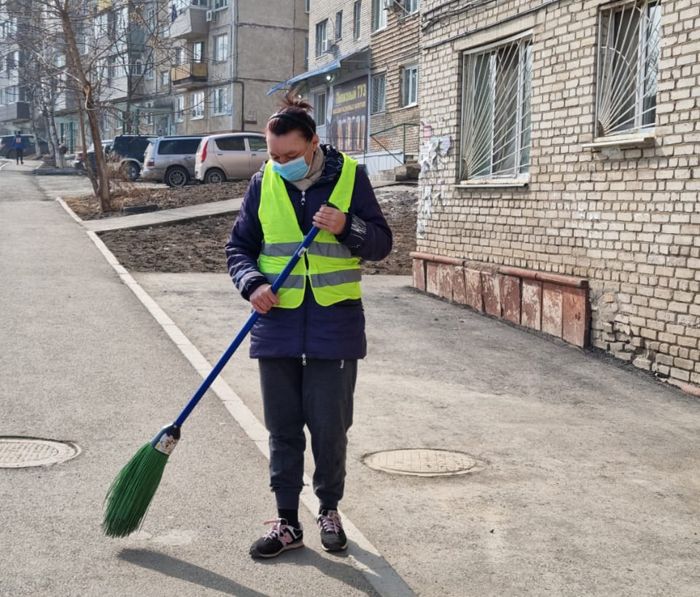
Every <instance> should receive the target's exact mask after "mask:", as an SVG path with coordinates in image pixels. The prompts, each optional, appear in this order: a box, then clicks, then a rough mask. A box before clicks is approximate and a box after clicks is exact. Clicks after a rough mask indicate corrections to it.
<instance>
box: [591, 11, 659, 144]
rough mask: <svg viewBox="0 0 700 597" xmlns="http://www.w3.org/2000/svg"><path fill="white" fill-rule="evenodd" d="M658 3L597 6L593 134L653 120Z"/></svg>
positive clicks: (607, 133)
mask: <svg viewBox="0 0 700 597" xmlns="http://www.w3.org/2000/svg"><path fill="white" fill-rule="evenodd" d="M660 38H661V6H660V4H659V2H650V1H648V0H641V1H638V2H634V3H626V4H622V5H617V6H613V7H611V8H605V9H603V10H601V12H600V28H599V38H598V76H597V93H596V137H606V136H610V135H616V134H620V133H632V132H636V131H639V130H641V129H644V128H649V127H653V126H654V122H655V120H656V79H657V74H658V70H659V49H660V43H659V41H660Z"/></svg>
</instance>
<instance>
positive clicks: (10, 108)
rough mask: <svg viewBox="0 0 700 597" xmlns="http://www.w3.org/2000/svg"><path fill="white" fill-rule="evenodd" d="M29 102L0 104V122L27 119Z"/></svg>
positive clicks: (28, 117)
mask: <svg viewBox="0 0 700 597" xmlns="http://www.w3.org/2000/svg"><path fill="white" fill-rule="evenodd" d="M30 118H31V114H30V113H29V104H28V103H27V102H14V103H11V104H7V105H5V106H0V122H10V121H12V120H15V121H22V120H29V119H30Z"/></svg>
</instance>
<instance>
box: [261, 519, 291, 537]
mask: <svg viewBox="0 0 700 597" xmlns="http://www.w3.org/2000/svg"><path fill="white" fill-rule="evenodd" d="M282 520H283V519H282V518H273V519H272V520H266V521H265V522H263V524H271V525H273V526H272V528H271V529H270V530H269V531H268V532H267V534H266V535H265V539H277V538H278V537H279V536H280V535H281V534H282V526H283V525H282ZM285 526H286V525H285Z"/></svg>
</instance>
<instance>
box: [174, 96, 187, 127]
mask: <svg viewBox="0 0 700 597" xmlns="http://www.w3.org/2000/svg"><path fill="white" fill-rule="evenodd" d="M184 119H185V96H184V95H176V96H175V122H182V121H183V120H184Z"/></svg>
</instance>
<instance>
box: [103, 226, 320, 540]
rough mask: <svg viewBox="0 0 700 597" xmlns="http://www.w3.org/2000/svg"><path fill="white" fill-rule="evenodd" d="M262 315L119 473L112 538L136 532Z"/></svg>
mask: <svg viewBox="0 0 700 597" xmlns="http://www.w3.org/2000/svg"><path fill="white" fill-rule="evenodd" d="M317 234H318V228H316V227H315V226H314V227H313V228H311V231H310V232H309V233H308V234H307V235H306V237H305V238H304V240H303V241H302V242H301V243H300V244H299V246H298V247H297V249H296V250H295V251H294V255H292V257H291V259H290V260H289V262H288V263H287V265H286V266H285V267H284V269H283V270H282V272H281V273H280V274H279V276H277V279H276V280H275V281H274V283H273V284H272V291H273V292H275V293H276V292H277V291H278V290H279V289H280V287H281V286H282V284H283V283H284V281H285V280H286V279H287V277H288V276H289V274H290V272H291V271H292V269H294V266H295V265H296V264H297V262H298V261H299V259H301V257H302V255H303V254H304V253H305V252H306V250H307V249H308V248H309V246H310V245H311V243H312V241H313V240H314V238H316V235H317ZM258 317H260V314H259V313H258V312H257V311H253V312H252V313H251V314H250V317H248V320H247V321H246V322H245V324H244V325H243V328H241V331H240V332H238V335H237V336H236V337H235V338H234V340H233V342H231V344H230V346H229V347H228V348H227V349H226V352H224V354H223V355H222V356H221V358H220V359H219V361H218V363H216V365H215V366H214V368H213V369H212V370H211V373H209V375H208V376H207V378H206V379H205V380H204V381H203V382H202V385H200V386H199V389H198V390H197V391H196V392H195V394H194V396H192V398H191V399H190V401H189V402H188V403H187V406H185V408H184V409H183V410H182V412H181V413H180V416H179V417H178V418H177V419H176V420H175V422H174V423H172V424H170V425H166V426H165V427H163V429H161V430H160V431H159V432H158V433H157V434H156V436H155V437H154V438H153V439H152V440H151V441H150V442H148V443H147V444H145V445H144V446H142V447H141V449H140V450H139V451H138V452H136V454H135V455H134V456H133V457H132V459H131V460H130V461H129V462H128V463H127V464H126V466H125V467H124V468H123V469H122V470H121V471H120V472H119V474H118V475H117V476H116V478H115V479H114V481H113V482H112V485H111V486H110V488H109V491H108V492H107V496H106V497H105V515H104V520H103V521H102V530H103V531H104V533H105V535H107V536H109V537H126V536H127V535H129V534H131V533H133V532H134V531H135V530H136V529H137V528H139V526H140V525H141V522H142V521H143V519H144V517H145V516H146V512H147V511H148V507H149V505H150V503H151V500H152V499H153V496H154V495H155V493H156V490H157V489H158V484H159V483H160V480H161V477H162V476H163V470H164V469H165V465H166V463H167V462H168V457H169V456H170V454H172V451H173V450H174V449H175V445H176V444H177V442H178V440H179V439H180V429H181V428H182V425H183V423H184V422H185V420H186V419H187V417H188V416H189V415H190V413H191V412H192V410H193V409H194V407H195V406H197V403H198V402H199V401H200V399H201V398H202V396H203V395H204V393H205V392H206V391H207V390H208V389H209V387H210V386H211V384H212V383H213V382H214V380H215V379H216V377H217V376H218V375H219V373H220V372H221V370H222V369H223V368H224V366H225V365H226V363H228V361H229V359H230V358H231V356H232V355H233V353H234V352H236V349H237V348H238V347H239V346H240V344H241V342H243V339H244V338H245V337H246V336H247V335H248V332H249V331H250V330H251V328H252V327H253V324H254V323H255V322H256V321H257V319H258Z"/></svg>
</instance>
